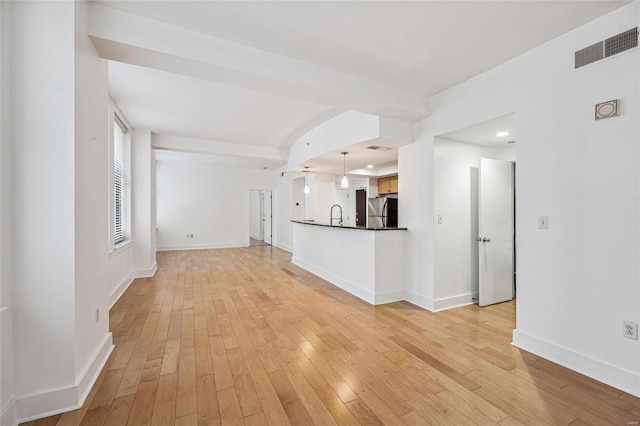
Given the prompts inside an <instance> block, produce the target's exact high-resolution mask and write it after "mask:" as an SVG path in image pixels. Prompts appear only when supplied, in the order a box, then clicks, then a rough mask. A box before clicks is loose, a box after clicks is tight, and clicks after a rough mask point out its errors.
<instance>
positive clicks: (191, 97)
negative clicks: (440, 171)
mask: <svg viewBox="0 0 640 426" xmlns="http://www.w3.org/2000/svg"><path fill="white" fill-rule="evenodd" d="M96 3H100V4H101V5H103V6H107V7H104V8H101V7H98V6H96V7H95V8H94V9H95V10H97V12H95V13H99V14H102V15H105V16H106V15H109V13H121V14H122V13H123V11H124V12H127V14H125V15H118V18H117V19H112V20H111V21H109V20H108V19H105V20H104V22H106V23H103V22H101V20H100V19H95V17H93V18H92V20H91V22H92V23H93V27H94V28H93V29H90V32H93V33H92V34H91V35H92V37H93V40H94V44H96V48H97V49H98V51H99V53H100V54H101V55H102V56H103V57H106V58H107V59H112V61H111V65H110V70H109V71H110V79H109V81H110V86H111V95H112V97H113V98H114V100H115V102H116V103H117V104H118V106H119V107H120V108H121V110H122V111H123V113H124V114H125V115H126V116H127V118H128V119H129V121H130V122H131V123H132V124H133V125H134V126H136V127H140V128H145V129H148V130H151V131H153V132H155V133H159V134H166V135H176V136H182V137H190V138H195V139H203V140H211V141H218V142H225V143H234V144H244V145H256V146H266V147H278V148H280V149H281V150H282V152H283V156H286V150H287V149H288V147H289V146H290V144H291V142H292V140H294V139H295V138H296V137H299V136H301V135H302V134H303V133H304V132H305V131H306V130H309V126H311V123H315V124H318V123H317V122H318V120H319V119H320V118H321V117H323V116H331V115H332V114H335V113H336V112H337V111H338V112H339V111H340V110H344V109H355V110H359V111H362V112H369V113H380V114H389V115H393V116H400V117H403V118H405V119H408V120H410V121H413V120H415V119H417V118H419V117H420V116H424V115H425V113H426V112H425V111H427V110H426V108H427V105H428V97H429V96H431V95H433V94H435V93H437V92H440V91H442V90H444V89H446V88H448V87H451V86H454V85H455V84H457V83H460V82H462V81H464V80H466V79H468V78H470V77H472V76H474V75H476V74H478V73H480V72H482V71H484V70H487V69H489V68H491V67H493V66H496V65H498V64H500V63H502V62H504V61H506V60H508V59H510V58H512V57H514V56H516V55H518V54H520V53H522V52H525V51H527V50H529V49H531V48H533V47H535V46H537V45H540V44H542V43H544V42H546V41H548V40H551V39H553V38H555V37H557V36H558V35H561V34H563V33H565V32H567V31H570V30H571V29H573V28H576V27H577V26H579V25H581V24H583V23H586V22H588V21H590V20H593V19H595V18H597V17H599V16H601V15H603V14H606V13H607V12H609V11H611V10H613V9H615V8H618V7H620V6H622V5H624V4H626V3H628V2H627V1H579V0H575V1H560V2H556V1H410V2H400V1H372V2H369V1H355V2H341V1H337V2H321V1H284V2H272V1H258V2H245V1H239V2H232V1H229V2H224V1H222V2H221V1H194V2H191V1H126V2H120V1H103V2H96ZM106 12H108V13H106ZM123 17H124V18H127V19H122V18H123ZM147 18H148V19H147ZM136 19H137V21H136ZM167 24H169V25H167ZM109 25H111V26H112V28H111V29H109V28H108V27H109ZM127 25H129V26H130V27H134V28H128V27H127ZM127 31H130V35H129V36H127ZM157 35H160V36H157ZM127 37H129V38H127ZM145 37H147V39H145ZM145 43H146V44H145ZM207 46H210V47H211V49H209V50H208V49H207ZM214 47H215V48H216V49H218V50H215V49H214ZM207 52H209V56H208V57H207V56H206V55H207ZM220 52H224V53H220ZM139 65H141V66H139ZM458 137H462V136H459V135H458Z"/></svg>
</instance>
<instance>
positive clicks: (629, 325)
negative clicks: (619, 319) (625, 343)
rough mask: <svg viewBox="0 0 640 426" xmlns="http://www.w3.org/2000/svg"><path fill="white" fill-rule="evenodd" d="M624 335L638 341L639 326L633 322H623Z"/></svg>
mask: <svg viewBox="0 0 640 426" xmlns="http://www.w3.org/2000/svg"><path fill="white" fill-rule="evenodd" d="M622 335H623V336H624V337H626V338H627V339H633V340H638V324H637V323H635V322H631V321H625V322H623V323H622Z"/></svg>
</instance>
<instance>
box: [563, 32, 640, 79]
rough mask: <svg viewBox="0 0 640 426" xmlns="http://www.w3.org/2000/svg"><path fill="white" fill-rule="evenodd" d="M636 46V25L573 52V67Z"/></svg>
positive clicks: (576, 67) (578, 66)
mask: <svg viewBox="0 0 640 426" xmlns="http://www.w3.org/2000/svg"><path fill="white" fill-rule="evenodd" d="M637 46H638V27H636V28H633V29H630V30H628V31H625V32H623V33H620V34H618V35H615V36H613V37H610V38H608V39H606V40H604V41H599V42H598V43H595V44H592V45H591V46H589V47H585V48H584V49H581V50H578V51H577V52H575V69H578V68H580V67H583V66H585V65H588V64H592V63H594V62H597V61H599V60H601V59H604V58H608V57H610V56H613V55H617V54H618V53H621V52H624V51H625V50H629V49H633V48H634V47H637Z"/></svg>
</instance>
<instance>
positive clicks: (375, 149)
mask: <svg viewBox="0 0 640 426" xmlns="http://www.w3.org/2000/svg"><path fill="white" fill-rule="evenodd" d="M367 149H371V150H373V151H391V148H388V147H386V146H378V145H371V146H368V147H367Z"/></svg>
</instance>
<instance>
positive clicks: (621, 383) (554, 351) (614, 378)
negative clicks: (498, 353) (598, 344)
mask: <svg viewBox="0 0 640 426" xmlns="http://www.w3.org/2000/svg"><path fill="white" fill-rule="evenodd" d="M511 344H512V345H513V346H515V347H517V348H520V349H523V350H525V351H527V352H531V353H532V354H535V355H538V356H540V357H542V358H545V359H548V360H549V361H552V362H555V363H556V364H560V365H562V366H563V367H566V368H569V369H571V370H573V371H577V372H578V373H580V374H584V375H585V376H588V377H591V378H592V379H595V380H598V381H600V382H602V383H605V384H607V385H609V386H613V387H614V388H616V389H620V390H622V391H624V392H627V393H630V394H631V395H634V396H637V397H640V374H638V373H637V372H633V371H629V370H625V369H623V368H620V367H617V366H615V365H612V364H609V363H607V362H604V361H601V360H599V359H595V358H592V357H590V356H588V355H585V354H582V353H580V352H576V351H574V350H572V349H569V348H566V347H564V346H561V345H557V344H555V343H552V342H549V341H547V340H544V339H540V338H538V337H535V336H532V335H530V334H528V333H526V332H524V331H521V330H518V329H516V330H513V342H512V343H511Z"/></svg>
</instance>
